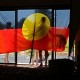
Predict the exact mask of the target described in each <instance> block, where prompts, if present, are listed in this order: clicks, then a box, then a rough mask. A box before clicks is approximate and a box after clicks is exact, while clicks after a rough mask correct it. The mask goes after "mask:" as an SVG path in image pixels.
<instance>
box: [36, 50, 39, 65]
mask: <svg viewBox="0 0 80 80" xmlns="http://www.w3.org/2000/svg"><path fill="white" fill-rule="evenodd" d="M38 53H39V51H38V50H36V65H38Z"/></svg>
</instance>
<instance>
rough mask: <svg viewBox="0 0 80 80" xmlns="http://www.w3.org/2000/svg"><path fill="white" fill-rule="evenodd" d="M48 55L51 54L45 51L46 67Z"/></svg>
mask: <svg viewBox="0 0 80 80" xmlns="http://www.w3.org/2000/svg"><path fill="white" fill-rule="evenodd" d="M48 56H49V53H48V51H45V67H47V61H48Z"/></svg>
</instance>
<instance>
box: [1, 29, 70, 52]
mask: <svg viewBox="0 0 80 80" xmlns="http://www.w3.org/2000/svg"><path fill="white" fill-rule="evenodd" d="M68 34H69V30H68V28H66V29H54V28H50V30H49V31H48V34H47V35H46V36H45V37H43V38H42V39H39V40H31V41H30V40H27V39H26V38H24V36H23V34H22V29H5V30H0V54H3V53H10V52H19V51H23V50H27V49H37V50H51V51H63V50H64V49H65V45H66V42H67V38H68Z"/></svg>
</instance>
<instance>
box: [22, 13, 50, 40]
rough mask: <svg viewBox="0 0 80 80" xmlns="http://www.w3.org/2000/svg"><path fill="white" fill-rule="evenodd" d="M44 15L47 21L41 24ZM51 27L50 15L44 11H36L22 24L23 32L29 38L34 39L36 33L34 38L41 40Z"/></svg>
mask: <svg viewBox="0 0 80 80" xmlns="http://www.w3.org/2000/svg"><path fill="white" fill-rule="evenodd" d="M42 17H45V18H46V22H45V24H42V25H41V18H42ZM41 26H42V27H41ZM34 28H35V30H34ZM49 28H50V21H49V19H48V17H47V16H46V15H44V14H42V13H34V14H32V15H30V16H28V17H27V18H26V19H25V21H24V23H23V26H22V34H23V36H24V37H25V38H26V39H27V40H32V39H33V33H34V40H39V39H41V38H43V37H44V36H46V35H47V33H48V30H49Z"/></svg>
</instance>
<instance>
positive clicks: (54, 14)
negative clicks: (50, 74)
mask: <svg viewBox="0 0 80 80" xmlns="http://www.w3.org/2000/svg"><path fill="white" fill-rule="evenodd" d="M54 11H55V12H54V15H55V18H54V27H55V29H54V35H56V10H54ZM54 43H55V48H56V36H55V37H54ZM54 55H55V59H56V51H54Z"/></svg>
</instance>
